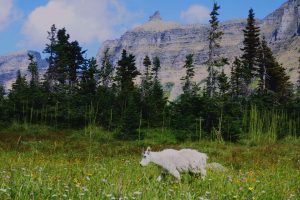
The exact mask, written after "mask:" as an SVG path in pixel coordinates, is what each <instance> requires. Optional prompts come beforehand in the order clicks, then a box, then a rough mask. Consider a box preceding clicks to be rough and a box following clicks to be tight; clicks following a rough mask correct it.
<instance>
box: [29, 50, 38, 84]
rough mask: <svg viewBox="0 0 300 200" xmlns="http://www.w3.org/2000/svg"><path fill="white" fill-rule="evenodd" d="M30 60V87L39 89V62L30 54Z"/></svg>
mask: <svg viewBox="0 0 300 200" xmlns="http://www.w3.org/2000/svg"><path fill="white" fill-rule="evenodd" d="M28 59H29V61H30V63H29V65H28V71H29V73H30V76H31V79H30V87H31V88H37V87H39V72H38V65H37V62H36V61H35V60H34V57H33V55H31V54H28Z"/></svg>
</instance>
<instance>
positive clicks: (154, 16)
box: [149, 10, 162, 22]
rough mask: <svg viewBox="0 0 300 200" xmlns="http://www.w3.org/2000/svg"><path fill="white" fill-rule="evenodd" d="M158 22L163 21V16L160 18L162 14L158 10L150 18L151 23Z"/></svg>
mask: <svg viewBox="0 0 300 200" xmlns="http://www.w3.org/2000/svg"><path fill="white" fill-rule="evenodd" d="M158 20H162V18H161V16H160V12H159V11H158V10H157V11H155V13H154V14H153V15H152V16H150V18H149V21H150V22H151V21H158Z"/></svg>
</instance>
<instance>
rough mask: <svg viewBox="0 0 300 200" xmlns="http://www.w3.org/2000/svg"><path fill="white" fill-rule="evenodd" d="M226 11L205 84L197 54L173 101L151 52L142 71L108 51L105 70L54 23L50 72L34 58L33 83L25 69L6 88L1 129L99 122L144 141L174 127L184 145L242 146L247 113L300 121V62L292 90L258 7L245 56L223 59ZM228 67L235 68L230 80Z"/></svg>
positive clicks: (214, 35)
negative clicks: (263, 31)
mask: <svg viewBox="0 0 300 200" xmlns="http://www.w3.org/2000/svg"><path fill="white" fill-rule="evenodd" d="M219 9H220V6H219V5H218V4H216V3H215V4H214V7H213V10H212V12H211V14H210V16H211V19H210V21H209V23H210V29H209V34H208V60H207V62H206V63H205V65H206V66H207V69H208V77H207V78H206V83H205V84H204V85H203V84H202V85H201V84H199V83H196V82H195V81H193V78H194V76H195V75H196V74H195V66H194V55H193V54H189V55H187V56H186V60H185V65H184V66H183V67H184V68H185V69H186V74H185V76H184V77H182V78H181V81H182V90H183V93H182V94H181V95H180V96H179V97H178V98H177V100H175V101H172V102H170V101H168V99H167V97H166V95H165V93H164V91H163V86H162V84H161V82H160V79H159V73H160V70H161V64H160V60H159V58H158V57H154V58H150V57H149V56H147V55H146V56H145V58H144V60H143V65H144V70H143V71H142V72H140V71H139V70H138V69H137V67H136V64H135V56H134V55H132V54H130V53H128V52H127V51H126V50H125V49H124V50H123V51H122V54H121V56H120V59H119V60H118V62H117V66H115V65H114V64H113V63H112V60H111V56H110V54H109V49H106V50H105V51H104V53H103V56H102V60H101V63H100V66H98V64H97V61H96V59H95V58H90V59H87V58H86V57H85V53H86V50H83V49H82V47H80V45H79V43H78V42H77V41H71V40H70V35H69V34H68V33H67V31H66V29H65V28H62V29H57V28H56V26H55V25H53V26H52V27H51V29H50V31H49V32H48V37H47V39H48V44H46V47H45V49H44V53H45V54H47V55H48V57H47V61H48V64H49V67H48V69H47V71H46V73H45V74H44V75H43V77H41V75H40V73H39V71H38V66H37V62H36V61H35V59H34V57H33V56H32V55H28V59H29V61H30V64H29V65H28V72H29V75H30V76H29V78H30V80H27V77H26V76H25V75H22V74H21V72H20V71H18V72H17V77H16V81H15V82H14V83H13V85H12V89H11V90H10V91H9V92H8V93H6V92H5V90H4V87H3V86H1V87H0V114H1V115H0V122H1V124H2V125H7V124H9V123H11V122H14V121H17V122H21V123H23V122H25V123H37V124H40V123H42V124H47V125H51V126H56V127H68V128H80V127H83V126H86V125H88V124H95V125H99V126H102V127H104V128H106V129H108V130H114V131H115V132H116V137H117V138H119V139H137V138H139V139H141V138H142V137H143V133H142V132H143V131H141V130H143V129H145V128H158V129H159V130H161V131H162V132H163V131H164V130H165V129H173V130H174V132H176V136H177V137H178V139H180V140H184V139H187V138H189V139H199V137H202V136H203V137H212V138H216V139H221V140H231V141H236V140H239V139H240V138H241V137H242V135H243V134H244V133H247V132H248V131H249V128H248V127H249V123H250V122H248V121H249V119H248V118H249V117H248V118H247V116H248V115H249V112H250V111H251V109H252V108H253V106H255V108H257V109H261V110H266V111H270V110H272V111H276V112H285V113H288V118H289V119H288V120H294V121H297V120H298V122H299V113H300V65H299V80H298V81H297V83H296V84H295V85H293V84H292V83H291V82H290V80H289V76H288V75H287V73H286V71H285V69H284V67H283V66H282V65H281V64H279V63H278V61H277V60H276V58H275V56H274V55H273V53H272V51H271V49H270V47H269V46H268V43H267V41H266V39H265V38H264V37H261V35H260V28H259V27H258V26H257V24H256V21H255V14H254V11H253V10H252V9H250V10H249V15H248V19H247V25H246V27H245V29H244V30H243V32H244V40H243V48H242V49H241V51H242V55H241V56H240V57H236V58H235V59H234V61H233V62H232V63H230V62H229V60H228V59H227V58H224V57H222V56H221V55H220V54H219V49H220V48H221V41H222V36H223V32H222V31H220V28H219V24H220V22H219V19H218V16H219ZM299 63H300V59H299ZM226 66H230V67H231V73H230V75H227V74H226V73H225V67H226ZM137 77H140V79H141V82H140V84H139V85H137V84H135V80H136V78H137ZM270 117H272V116H271V115H270ZM250 118H251V117H250ZM247 120H248V121H247ZM295 124H296V125H295V128H296V129H297V130H296V131H297V134H298V135H299V134H300V133H299V129H300V127H299V125H297V123H295ZM287 126H288V125H287ZM282 130H284V127H283V128H282ZM286 134H287V133H284V131H283V132H282V133H281V135H282V137H284V136H285V135H286Z"/></svg>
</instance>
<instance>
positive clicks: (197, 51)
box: [97, 0, 300, 98]
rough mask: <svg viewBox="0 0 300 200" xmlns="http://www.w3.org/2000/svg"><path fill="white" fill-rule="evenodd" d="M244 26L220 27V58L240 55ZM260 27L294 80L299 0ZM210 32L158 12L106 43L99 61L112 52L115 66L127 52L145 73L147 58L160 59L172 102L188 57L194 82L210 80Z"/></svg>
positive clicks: (225, 24) (241, 22)
mask: <svg viewBox="0 0 300 200" xmlns="http://www.w3.org/2000/svg"><path fill="white" fill-rule="evenodd" d="M245 25H246V20H245V19H240V20H232V21H226V22H223V23H221V26H220V28H221V30H222V31H223V32H224V36H223V40H222V48H221V49H220V54H221V55H224V56H226V57H228V58H229V59H230V60H232V59H233V58H234V57H235V56H238V55H240V54H241V51H240V48H241V47H242V40H243V32H242V30H243V29H244V27H245ZM258 25H259V26H260V27H261V30H262V35H264V36H265V37H266V39H267V40H268V41H269V43H270V46H271V47H272V49H273V51H274V52H275V53H276V56H277V57H278V59H279V61H280V62H281V63H283V65H284V66H285V67H286V68H289V73H290V75H291V77H292V79H293V80H295V77H296V73H295V71H293V70H294V68H295V66H297V60H298V57H299V44H300V39H299V38H300V37H299V35H300V0H289V1H287V2H286V3H284V4H283V5H282V6H281V7H280V8H278V9H277V10H275V11H274V12H273V13H271V14H270V15H268V16H267V17H265V18H264V19H262V20H258ZM208 28H209V27H208V25H202V24H190V25H186V24H179V23H176V22H168V21H164V20H162V19H161V16H160V13H159V12H158V11H157V12H155V14H154V15H153V16H151V17H150V19H149V21H148V22H146V23H144V24H142V25H140V26H138V27H136V28H134V29H132V30H129V31H127V32H125V33H124V34H123V35H122V36H121V37H120V38H118V39H115V40H109V41H106V42H104V43H103V45H102V47H101V49H100V50H99V53H98V55H97V60H98V62H99V63H100V61H101V56H102V55H103V51H104V50H105V49H107V48H109V49H110V53H111V55H112V61H113V62H114V63H116V62H117V60H118V59H119V57H120V55H121V51H122V50H123V49H126V50H127V51H128V52H129V53H132V54H134V55H135V56H136V64H137V66H138V68H139V69H140V70H141V71H142V70H143V66H142V61H143V58H144V57H145V55H149V56H150V57H152V58H153V57H155V56H158V57H159V58H160V60H161V64H162V71H161V80H162V83H163V84H164V85H165V86H166V87H167V86H172V87H171V89H172V91H171V98H175V97H176V96H177V95H178V94H179V93H180V88H181V84H180V78H181V77H182V76H183V74H184V73H185V72H184V70H183V67H182V66H183V65H184V60H185V56H186V55H187V54H190V53H193V54H194V59H195V65H196V71H197V72H196V74H197V77H196V78H195V80H196V81H201V80H203V79H204V78H205V77H206V76H207V70H206V67H205V65H203V63H204V62H205V61H206V60H207V52H208V51H207V50H208V42H207V35H208ZM227 71H228V67H227ZM168 88H169V89H170V87H168Z"/></svg>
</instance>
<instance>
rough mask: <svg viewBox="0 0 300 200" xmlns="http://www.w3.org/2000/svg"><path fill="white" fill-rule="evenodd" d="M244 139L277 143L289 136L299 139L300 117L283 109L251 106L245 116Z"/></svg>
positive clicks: (251, 141)
mask: <svg viewBox="0 0 300 200" xmlns="http://www.w3.org/2000/svg"><path fill="white" fill-rule="evenodd" d="M242 121H243V129H244V130H243V132H244V135H243V139H245V140H247V141H248V142H250V143H275V142H276V141H277V140H279V139H283V138H285V137H288V138H290V139H293V140H296V139H297V131H298V130H299V128H300V127H299V117H290V116H289V115H288V113H287V112H286V111H282V110H274V109H272V110H266V109H264V110H259V109H258V108H257V107H256V106H251V108H250V110H249V111H245V112H244V116H243V120H242Z"/></svg>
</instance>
